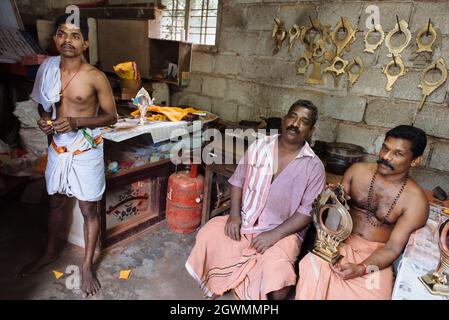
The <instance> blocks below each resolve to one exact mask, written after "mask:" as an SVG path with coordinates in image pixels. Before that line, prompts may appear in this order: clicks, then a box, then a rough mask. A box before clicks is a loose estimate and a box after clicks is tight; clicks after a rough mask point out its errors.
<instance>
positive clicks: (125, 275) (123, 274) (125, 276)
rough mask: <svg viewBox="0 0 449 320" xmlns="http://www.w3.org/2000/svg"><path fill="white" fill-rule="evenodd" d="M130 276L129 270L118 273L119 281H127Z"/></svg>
mask: <svg viewBox="0 0 449 320" xmlns="http://www.w3.org/2000/svg"><path fill="white" fill-rule="evenodd" d="M130 274H131V269H129V270H122V271H120V275H119V277H118V278H119V279H123V280H128V279H129V275H130Z"/></svg>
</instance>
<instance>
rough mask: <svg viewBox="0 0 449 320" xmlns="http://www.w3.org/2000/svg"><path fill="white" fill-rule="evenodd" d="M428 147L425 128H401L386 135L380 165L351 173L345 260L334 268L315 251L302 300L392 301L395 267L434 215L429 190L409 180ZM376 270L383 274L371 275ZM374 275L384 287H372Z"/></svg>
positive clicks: (304, 273) (360, 166)
mask: <svg viewBox="0 0 449 320" xmlns="http://www.w3.org/2000/svg"><path fill="white" fill-rule="evenodd" d="M426 143H427V139H426V135H425V133H424V131H422V130H421V129H418V128H415V127H410V126H405V125H402V126H398V127H396V128H393V129H391V130H390V131H388V132H387V133H386V137H385V141H384V143H383V144H382V148H381V150H380V153H379V159H378V161H377V163H357V164H354V165H353V166H352V167H350V168H349V169H348V170H347V171H346V173H345V175H344V177H343V186H344V188H345V191H346V193H347V194H348V195H349V196H350V200H349V204H350V213H351V217H352V220H353V224H354V225H353V230H352V234H351V236H350V237H349V238H348V239H347V240H346V241H345V242H344V243H342V244H341V245H340V247H339V251H340V253H341V254H342V255H343V256H344V258H343V259H342V260H341V261H340V262H339V263H337V264H336V265H334V266H331V265H330V264H328V263H325V262H323V261H321V260H320V259H318V258H316V257H314V256H312V255H311V254H310V253H309V254H308V255H307V256H306V257H304V259H303V260H301V262H300V264H299V269H300V274H299V277H300V278H299V281H298V284H297V288H296V298H297V299H390V298H391V291H392V286H393V273H392V268H391V265H392V264H393V262H394V261H395V260H396V259H397V258H398V257H399V255H400V254H401V252H402V250H403V249H404V247H405V245H406V244H407V241H408V239H409V237H410V235H411V233H412V232H414V231H415V230H416V229H419V228H421V227H423V226H424V225H425V223H426V221H427V218H428V214H429V203H428V201H427V198H426V195H425V193H424V191H423V190H422V189H421V188H420V186H419V185H418V184H417V183H416V182H415V181H414V180H413V179H412V178H410V177H409V170H410V168H411V167H415V166H417V165H418V164H419V163H420V161H421V160H422V154H423V152H424V149H425V147H426ZM314 270H315V271H316V270H318V273H316V272H314ZM374 270H380V271H378V272H374V273H372V274H368V273H369V271H374ZM370 276H376V277H377V279H378V280H379V283H378V284H379V285H378V286H374V287H372V286H370V285H367V283H368V282H367V280H369V279H368V277H370Z"/></svg>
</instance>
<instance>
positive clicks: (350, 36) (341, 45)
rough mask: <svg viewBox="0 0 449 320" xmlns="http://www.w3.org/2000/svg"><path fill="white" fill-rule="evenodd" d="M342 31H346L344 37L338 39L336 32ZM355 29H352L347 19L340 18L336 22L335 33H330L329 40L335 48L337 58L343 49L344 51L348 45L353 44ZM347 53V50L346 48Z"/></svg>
mask: <svg viewBox="0 0 449 320" xmlns="http://www.w3.org/2000/svg"><path fill="white" fill-rule="evenodd" d="M341 29H344V30H345V31H346V36H345V38H344V39H339V38H338V31H340V30H341ZM356 33H357V28H354V27H353V26H352V24H351V22H350V21H349V20H348V19H347V18H342V19H341V20H340V21H338V22H337V26H336V27H335V31H334V32H331V38H332V41H333V42H334V44H335V46H336V47H337V52H336V55H337V56H339V55H340V54H341V52H342V51H343V49H345V48H346V47H347V46H348V45H349V44H350V43H353V42H354V41H355V40H356ZM347 50H348V51H349V48H347Z"/></svg>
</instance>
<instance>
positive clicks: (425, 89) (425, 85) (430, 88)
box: [413, 58, 447, 123]
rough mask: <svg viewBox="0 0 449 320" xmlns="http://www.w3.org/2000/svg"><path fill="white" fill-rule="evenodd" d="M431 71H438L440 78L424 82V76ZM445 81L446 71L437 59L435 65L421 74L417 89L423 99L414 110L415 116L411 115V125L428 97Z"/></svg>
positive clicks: (443, 64)
mask: <svg viewBox="0 0 449 320" xmlns="http://www.w3.org/2000/svg"><path fill="white" fill-rule="evenodd" d="M433 69H438V70H440V72H441V78H440V79H438V80H437V81H435V82H429V81H427V80H426V74H427V73H428V72H430V71H431V70H433ZM446 80H447V69H446V65H445V63H444V59H443V58H440V59H438V61H437V63H432V64H431V65H430V66H428V67H427V68H426V69H424V71H423V72H422V73H421V84H420V85H418V88H421V89H422V94H423V97H422V99H421V103H420V104H419V105H418V107H417V108H416V111H415V114H414V115H413V123H414V122H415V119H416V115H417V114H418V113H419V112H420V111H421V110H422V108H423V106H424V103H425V102H426V99H427V97H428V96H430V95H431V94H432V92H434V91H435V90H436V89H438V88H439V87H440V86H441V85H442V84H443V83H445V82H446Z"/></svg>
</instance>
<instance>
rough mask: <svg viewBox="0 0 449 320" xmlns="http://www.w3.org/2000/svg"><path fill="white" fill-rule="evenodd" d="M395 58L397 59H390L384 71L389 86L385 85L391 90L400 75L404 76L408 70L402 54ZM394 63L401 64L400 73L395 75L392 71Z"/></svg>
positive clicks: (386, 88)
mask: <svg viewBox="0 0 449 320" xmlns="http://www.w3.org/2000/svg"><path fill="white" fill-rule="evenodd" d="M395 59H396V61H394V60H392V61H390V62H389V63H388V64H387V65H386V66H385V67H384V68H383V73H384V74H385V75H386V76H387V86H386V87H385V90H387V91H391V89H393V85H394V83H395V82H396V80H398V78H399V77H401V76H403V75H404V74H405V72H406V71H407V70H406V69H405V66H404V62H403V61H402V58H401V56H397V57H396V58H395ZM393 65H397V66H399V73H398V74H395V75H393V74H391V73H390V68H391V67H392V66H393Z"/></svg>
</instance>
